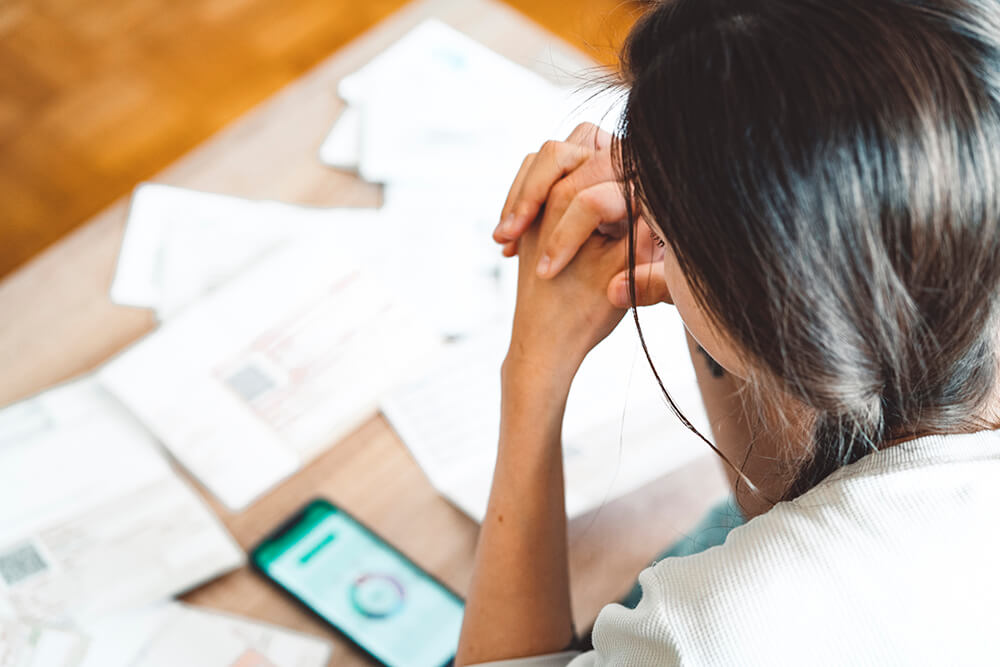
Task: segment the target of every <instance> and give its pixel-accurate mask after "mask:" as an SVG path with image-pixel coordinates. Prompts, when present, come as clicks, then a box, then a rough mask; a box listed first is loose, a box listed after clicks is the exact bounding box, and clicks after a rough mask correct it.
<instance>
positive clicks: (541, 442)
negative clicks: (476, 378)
mask: <svg viewBox="0 0 1000 667" xmlns="http://www.w3.org/2000/svg"><path fill="white" fill-rule="evenodd" d="M570 379H571V378H570ZM568 393H569V379H566V378H564V377H555V376H553V375H551V374H545V373H541V372H538V371H537V370H532V369H530V368H526V367H524V366H523V365H519V364H510V363H508V364H505V368H504V373H503V399H502V407H501V413H502V416H501V423H500V443H499V452H498V456H497V465H496V471H495V473H494V477H493V488H492V491H491V493H490V500H489V505H488V508H487V511H486V518H485V519H484V520H483V524H482V528H481V530H480V534H479V544H478V546H477V549H476V561H475V566H474V568H473V574H472V582H471V584H470V586H469V595H468V598H467V600H466V606H465V620H464V621H463V625H462V637H461V641H460V642H459V649H458V655H457V656H456V664H457V665H467V664H470V663H477V662H485V661H490V660H500V659H505V658H513V657H522V656H528V655H536V654H539V653H549V652H554V651H559V650H561V649H563V648H565V647H566V646H567V645H568V644H569V643H570V642H571V640H572V638H573V629H572V627H573V626H572V616H571V611H570V594H569V563H568V553H567V551H568V549H567V538H566V512H565V506H564V505H565V501H564V492H563V468H562V446H561V442H560V436H561V430H562V418H563V412H564V410H565V406H566V397H567V395H568Z"/></svg>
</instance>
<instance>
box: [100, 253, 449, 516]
mask: <svg viewBox="0 0 1000 667" xmlns="http://www.w3.org/2000/svg"><path fill="white" fill-rule="evenodd" d="M376 278H377V276H373V275H371V274H370V273H368V272H366V271H363V270H362V269H361V268H360V267H359V266H358V265H357V264H355V262H354V261H353V259H352V258H351V256H350V254H349V253H348V249H347V248H345V247H344V246H343V243H342V241H341V240H340V239H339V238H338V237H337V236H336V235H333V236H331V235H321V236H317V237H314V238H312V239H309V240H304V241H301V242H297V243H294V244H291V245H289V246H288V247H285V248H283V249H282V250H281V251H278V252H276V253H274V254H271V255H268V257H267V258H266V259H265V260H263V261H261V262H259V263H258V264H256V265H255V266H254V268H253V269H252V270H250V271H248V272H247V273H244V274H242V275H241V276H240V277H239V278H238V279H236V280H234V281H232V282H230V283H228V284H226V285H225V286H224V287H222V288H220V289H218V290H216V291H214V292H212V293H211V294H209V295H207V296H206V297H205V298H203V299H202V300H200V301H198V302H197V303H195V304H193V305H192V306H191V307H189V308H188V309H186V310H185V311H184V312H183V313H181V314H180V315H179V316H178V317H176V318H174V319H172V320H170V321H168V322H167V323H165V324H164V325H163V326H162V327H161V328H160V329H159V330H158V331H156V332H154V333H153V334H151V335H150V336H148V337H146V338H145V339H143V340H141V341H140V342H139V343H137V344H136V345H135V346H133V347H132V348H130V349H128V350H126V351H125V352H124V353H123V354H122V355H120V356H119V357H118V358H116V359H114V360H112V361H111V362H110V363H109V364H107V365H106V366H105V367H104V368H103V369H102V370H101V371H100V378H101V381H102V382H103V383H104V384H105V386H106V387H108V389H109V390H110V391H111V392H112V393H114V394H115V395H116V396H117V397H119V399H120V400H121V401H122V402H123V403H125V405H126V406H128V407H129V409H131V410H132V411H133V412H134V413H135V415H136V416H137V417H138V418H139V419H140V420H142V421H143V423H145V424H146V425H147V426H148V427H149V428H150V429H151V430H152V431H153V433H154V434H155V435H156V436H157V437H158V438H159V439H160V440H161V441H162V442H163V443H164V445H165V446H166V447H167V448H168V449H169V450H170V451H171V452H172V453H173V454H174V456H175V457H176V458H177V459H178V460H179V461H180V462H181V463H182V464H184V465H185V466H186V467H187V468H188V469H189V470H190V471H191V472H192V473H193V474H194V475H195V476H196V477H197V478H198V479H199V480H200V481H201V483H202V484H204V485H205V487H206V488H208V489H209V490H210V491H211V492H212V493H213V494H215V495H216V496H217V497H218V498H219V499H220V500H221V501H222V502H223V503H224V504H225V505H226V506H227V507H229V508H230V509H232V510H234V511H238V510H241V509H243V508H245V507H246V506H247V505H249V504H250V503H251V502H252V501H253V500H255V499H256V498H257V497H259V496H260V495H261V494H262V493H264V492H265V491H267V490H268V489H270V488H271V487H272V486H274V485H275V484H277V483H278V482H280V481H281V480H283V479H284V478H286V477H288V476H289V475H290V474H291V473H293V472H294V471H295V470H297V469H298V468H299V467H300V466H301V465H302V464H303V463H304V462H306V461H308V460H309V459H311V458H312V457H313V456H315V455H316V454H318V453H319V452H320V451H322V450H323V449H325V448H326V447H328V446H330V445H332V444H334V443H335V442H336V441H337V440H338V439H340V438H341V437H343V436H344V435H347V433H348V432H350V431H351V430H353V429H354V428H356V427H357V426H359V425H360V424H361V423H362V422H363V421H364V420H365V419H367V418H369V417H370V416H371V415H372V414H374V412H375V410H376V408H377V401H378V398H379V397H380V396H381V394H382V392H384V391H385V390H387V389H388V388H389V387H391V386H392V385H393V384H395V383H396V382H398V381H401V380H402V379H405V378H406V377H407V374H408V373H411V372H413V370H414V369H415V368H417V367H419V366H420V364H421V363H423V362H425V360H426V359H427V357H428V355H430V354H431V353H432V352H433V351H434V350H435V349H436V347H437V345H438V339H437V338H436V337H435V336H434V335H433V334H432V333H431V332H430V330H429V328H427V327H426V326H425V325H423V324H422V319H421V316H420V314H419V312H416V310H415V309H412V308H410V307H409V306H408V305H407V304H406V303H405V302H402V301H401V300H400V299H397V298H394V297H393V295H392V294H390V293H389V292H388V291H387V290H386V289H385V288H383V287H382V286H381V284H380V283H379V282H378V281H377V279H376Z"/></svg>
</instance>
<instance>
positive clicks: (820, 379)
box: [618, 0, 1000, 498]
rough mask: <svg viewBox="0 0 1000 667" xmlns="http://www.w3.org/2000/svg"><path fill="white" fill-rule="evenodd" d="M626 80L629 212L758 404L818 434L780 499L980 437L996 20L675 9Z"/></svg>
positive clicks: (996, 6) (868, 11)
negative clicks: (792, 414) (801, 418)
mask: <svg viewBox="0 0 1000 667" xmlns="http://www.w3.org/2000/svg"><path fill="white" fill-rule="evenodd" d="M622 65H623V72H624V76H625V80H626V81H627V83H628V85H629V87H630V92H629V97H628V104H627V109H626V112H625V115H624V117H623V121H622V126H621V128H620V129H621V132H620V135H621V139H620V142H619V144H618V154H619V160H620V168H621V172H622V178H623V181H624V183H625V187H626V190H627V192H626V194H627V195H628V197H627V198H628V200H629V201H630V202H631V201H633V198H634V201H635V202H638V203H639V204H640V205H641V206H642V208H643V213H644V215H645V216H646V217H647V220H649V221H650V223H651V224H653V225H654V226H656V227H658V228H659V230H660V231H661V232H662V234H663V236H664V238H665V240H666V242H667V243H669V244H670V247H671V249H672V250H673V252H674V254H675V255H676V257H677V259H678V262H679V264H680V267H681V269H682V270H683V272H684V274H685V276H686V278H687V280H688V282H689V283H690V285H691V287H692V291H693V293H694V295H695V298H696V299H698V301H699V303H700V304H701V305H702V306H703V307H704V308H705V310H706V311H707V312H708V313H709V316H710V318H711V319H712V320H713V321H714V324H715V325H716V326H717V327H718V328H719V329H720V330H721V331H722V332H724V333H725V334H726V335H728V336H729V337H730V339H731V340H732V342H733V343H734V344H735V345H736V346H737V347H738V348H739V349H740V350H741V351H742V353H743V354H744V356H745V357H746V361H747V363H748V365H749V366H750V367H751V369H753V373H754V375H753V378H752V379H753V381H754V382H755V384H757V386H758V389H761V388H769V390H774V391H780V392H783V393H785V394H787V395H789V396H791V397H792V398H794V399H796V400H797V401H799V402H801V403H802V404H804V405H805V406H807V407H808V408H810V409H811V412H812V413H813V419H812V422H811V423H812V432H813V442H812V446H811V448H810V454H809V456H808V458H807V460H805V461H802V462H801V465H800V466H799V467H798V469H797V470H796V472H795V475H794V477H795V479H793V480H789V484H788V488H787V492H786V493H785V497H786V498H794V497H796V496H798V495H799V494H801V493H803V492H804V491H806V490H808V489H809V488H811V487H813V486H815V485H816V484H817V483H818V482H819V481H821V480H822V479H823V478H824V477H826V476H827V475H828V474H830V473H831V472H832V471H833V470H835V469H837V468H839V467H841V466H843V465H846V464H848V463H851V462H853V461H855V460H857V459H859V458H860V457H862V456H864V455H865V454H867V453H869V452H871V451H873V450H874V449H877V448H878V447H879V446H881V445H884V444H886V443H887V442H889V441H890V440H893V439H900V438H906V437H912V436H916V435H925V434H931V433H955V432H965V431H973V430H979V429H982V428H986V427H987V426H988V425H987V424H985V423H984V422H983V420H982V419H980V417H979V415H981V414H982V411H983V409H984V408H985V406H986V404H987V402H988V401H989V399H990V397H991V396H992V391H993V388H994V385H995V383H996V381H997V350H996V341H997V336H998V333H1000V332H998V331H997V314H998V308H997V305H998V296H1000V294H998V287H1000V186H998V178H1000V2H998V1H997V0H836V1H831V0H673V1H671V2H662V3H657V4H655V5H654V6H653V7H652V9H651V11H650V12H649V13H648V14H646V15H645V17H644V18H643V19H641V20H640V22H639V23H638V24H637V26H636V27H635V29H634V30H633V31H632V33H631V35H630V37H629V39H628V42H627V44H626V47H625V49H624V53H623V58H622ZM634 213H635V212H634V211H631V210H630V214H629V217H630V220H632V221H633V222H634V220H635V215H634ZM630 228H632V229H630V235H631V236H632V237H633V238H632V239H631V241H630V245H631V246H632V250H631V252H630V261H629V264H630V269H631V270H630V273H631V274H633V278H632V289H633V303H634V268H635V250H634V225H630Z"/></svg>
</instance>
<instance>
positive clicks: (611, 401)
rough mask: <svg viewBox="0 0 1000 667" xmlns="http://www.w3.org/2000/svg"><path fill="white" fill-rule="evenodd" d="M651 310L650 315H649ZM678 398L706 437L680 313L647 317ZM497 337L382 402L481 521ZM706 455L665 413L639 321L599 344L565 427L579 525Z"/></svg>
mask: <svg viewBox="0 0 1000 667" xmlns="http://www.w3.org/2000/svg"><path fill="white" fill-rule="evenodd" d="M647 310H649V309H647ZM642 322H643V332H644V334H645V336H646V340H647V341H648V342H649V344H650V347H651V349H652V350H653V353H654V354H655V353H657V352H660V354H657V355H656V358H655V361H656V365H657V368H658V370H659V372H660V375H661V377H662V378H663V379H664V381H665V383H666V385H667V389H668V390H669V391H670V394H671V397H672V398H673V399H674V400H675V401H676V403H677V404H678V406H679V407H680V408H681V410H682V411H683V412H684V414H685V415H686V416H687V417H688V418H689V419H690V420H691V421H692V423H693V424H694V425H695V426H697V427H698V428H699V430H701V431H702V432H703V433H708V419H707V417H706V415H705V410H704V406H703V405H702V402H701V394H700V393H699V391H698V387H697V384H696V379H695V376H694V370H693V368H692V367H691V362H690V360H689V359H688V356H687V346H686V343H685V340H684V329H683V325H682V323H681V322H680V319H679V318H678V317H677V315H676V313H675V312H674V311H672V310H671V309H667V308H660V309H655V310H649V312H643V313H642ZM507 343H508V339H507V337H505V336H504V335H502V334H501V333H499V332H498V334H497V335H495V336H492V337H478V338H476V339H474V340H470V341H467V342H465V343H463V344H460V345H456V346H452V347H451V348H450V349H449V350H448V352H447V354H446V355H445V358H444V359H442V360H441V361H440V362H439V363H438V364H436V365H435V367H434V369H433V370H432V371H430V372H428V373H427V374H425V375H424V376H423V377H421V378H419V379H418V380H416V381H414V382H412V383H409V384H407V385H405V386H403V387H401V388H400V389H399V390H397V391H396V392H393V393H392V394H391V395H390V396H388V397H387V398H386V399H385V400H384V401H383V402H382V411H383V413H384V414H385V415H386V417H387V418H388V419H389V421H390V422H391V423H392V425H393V427H394V428H395V429H396V431H397V432H398V433H399V435H400V437H401V438H402V440H403V441H404V442H405V443H406V445H407V447H408V448H409V449H410V451H411V452H412V453H413V456H414V458H415V459H416V460H417V462H418V463H419V464H420V466H421V468H423V470H424V472H425V473H426V474H427V476H428V478H429V479H430V481H431V483H432V484H433V485H434V486H435V488H437V489H438V491H439V492H441V494H442V495H444V496H445V497H446V498H448V499H449V500H451V501H452V502H453V503H454V504H455V505H456V506H457V507H458V508H459V509H461V510H462V511H463V512H465V513H466V514H468V515H469V516H470V517H472V518H473V519H475V520H477V521H481V520H482V518H483V516H484V515H485V513H486V502H487V499H488V497H489V490H490V485H491V480H492V477H493V467H494V463H495V459H496V453H497V442H498V440H499V432H500V372H499V369H500V364H501V361H502V360H503V356H504V354H505V353H506V349H507ZM704 453H705V447H704V443H702V442H701V441H700V440H699V439H698V438H697V436H695V435H694V434H692V433H691V432H690V431H688V430H687V429H685V428H684V427H683V426H682V425H681V424H680V422H679V420H677V418H676V417H675V416H674V415H673V414H672V413H671V412H670V410H669V409H668V407H667V406H666V405H665V402H664V399H663V396H662V393H661V392H660V389H659V387H658V386H657V385H656V382H655V379H654V378H653V376H652V373H651V372H650V369H649V367H648V364H647V362H646V358H645V356H644V355H643V353H642V350H641V348H640V347H639V343H638V336H637V335H636V332H635V325H634V323H633V322H632V320H631V318H627V319H626V320H624V321H623V322H622V323H621V324H620V325H619V326H618V328H617V329H616V330H615V331H614V333H612V335H611V336H610V337H609V338H608V339H606V340H605V341H604V342H602V343H601V344H600V345H598V346H597V347H596V348H595V349H594V350H593V351H592V352H591V353H590V355H589V356H588V357H587V359H586V360H585V361H584V363H583V365H582V366H581V368H580V371H579V372H578V373H577V376H576V378H575V380H574V382H573V387H572V390H571V392H570V397H569V401H568V403H567V406H566V417H565V419H564V421H563V456H564V466H565V477H566V511H567V514H568V515H569V516H570V517H571V518H572V517H575V516H579V515H581V514H583V513H585V512H587V511H589V510H592V509H594V508H596V507H599V506H600V505H601V504H602V503H605V502H609V501H611V500H614V499H615V498H618V497H620V496H622V495H624V494H626V493H628V492H630V491H633V490H635V489H637V488H639V487H640V486H642V485H644V484H646V483H648V482H651V481H654V480H656V479H658V478H659V477H661V476H663V475H664V474H666V473H667V472H669V471H671V470H674V469H676V468H678V467H679V466H681V465H683V464H684V463H687V462H689V461H690V460H691V459H692V458H694V457H696V456H699V455H702V454H704Z"/></svg>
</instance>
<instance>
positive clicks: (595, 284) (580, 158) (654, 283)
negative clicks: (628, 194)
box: [493, 123, 670, 389]
mask: <svg viewBox="0 0 1000 667" xmlns="http://www.w3.org/2000/svg"><path fill="white" fill-rule="evenodd" d="M611 142H612V137H611V135H610V134H608V133H607V132H604V131H603V130H601V129H599V128H598V127H596V126H594V125H592V124H590V123H584V124H583V125H580V126H578V127H577V128H576V129H575V130H574V131H573V133H572V134H570V136H569V138H568V139H567V140H566V141H562V142H559V141H549V142H546V143H545V144H544V145H543V146H542V148H541V149H540V150H539V151H538V152H537V153H532V154H530V155H528V156H527V157H526V158H525V159H524V162H523V163H522V165H521V169H520V170H519V171H518V174H517V177H516V178H515V179H514V183H513V185H512V186H511V188H510V192H509V193H508V195H507V201H506V202H505V204H504V207H503V211H502V214H501V222H500V224H499V225H498V227H497V229H496V231H495V232H494V234H493V238H494V240H496V241H497V242H498V243H502V244H504V250H503V252H504V255H506V256H508V257H509V256H513V255H517V256H518V261H519V270H518V288H517V307H516V311H515V315H514V327H513V331H512V336H511V347H510V351H509V352H508V357H507V362H506V364H505V372H506V370H507V368H508V367H509V366H510V365H515V366H517V367H518V368H525V367H530V368H531V369H532V370H533V372H534V373H536V374H539V375H540V376H544V377H546V378H548V379H550V380H556V381H557V382H560V383H561V384H564V385H565V387H566V388H567V389H568V386H569V382H570V381H572V377H573V375H574V374H575V373H576V370H577V368H578V367H579V365H580V363H581V362H582V361H583V359H584V357H585V356H586V354H587V353H588V352H589V351H590V350H591V349H592V348H593V347H594V346H595V345H597V344H598V343H599V342H600V341H601V340H603V339H604V338H605V337H606V336H607V335H608V334H610V333H611V331H612V330H614V328H615V326H616V325H617V324H618V322H619V321H620V320H621V318H622V316H623V315H624V314H625V309H626V308H627V307H628V305H629V297H628V288H627V286H628V275H627V270H626V263H627V255H626V253H627V246H626V243H627V241H626V238H625V231H626V228H625V225H626V224H627V220H626V218H627V213H626V201H625V195H624V191H623V187H622V183H621V182H620V181H619V179H618V176H617V173H616V170H615V167H614V163H613V160H612V154H611ZM637 224H638V228H637V230H636V233H637V237H636V238H637V247H636V257H637V262H638V263H639V264H638V265H637V267H636V277H637V280H636V301H637V305H647V304H651V303H656V302H660V301H669V300H670V295H669V292H668V291H667V288H666V283H665V282H664V280H663V262H662V258H663V254H662V249H661V248H659V247H658V243H657V241H656V240H655V238H654V237H653V236H652V234H651V233H650V230H649V228H648V227H647V226H646V224H645V222H644V221H642V219H641V217H640V218H639V220H638V221H637Z"/></svg>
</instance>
